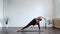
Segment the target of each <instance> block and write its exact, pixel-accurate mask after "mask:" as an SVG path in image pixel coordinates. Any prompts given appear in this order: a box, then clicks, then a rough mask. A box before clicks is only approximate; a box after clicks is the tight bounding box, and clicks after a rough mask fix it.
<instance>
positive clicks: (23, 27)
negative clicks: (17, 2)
mask: <svg viewBox="0 0 60 34" xmlns="http://www.w3.org/2000/svg"><path fill="white" fill-rule="evenodd" d="M31 25H32V24H31V23H29V24H28V25H27V26H25V27H23V28H22V29H21V30H23V29H25V28H27V27H29V26H31Z"/></svg>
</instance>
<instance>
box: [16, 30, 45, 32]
mask: <svg viewBox="0 0 60 34" xmlns="http://www.w3.org/2000/svg"><path fill="white" fill-rule="evenodd" d="M17 32H39V30H23V31H22V30H18V31H17ZM40 32H44V31H43V30H40Z"/></svg>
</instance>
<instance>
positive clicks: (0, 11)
mask: <svg viewBox="0 0 60 34" xmlns="http://www.w3.org/2000/svg"><path fill="white" fill-rule="evenodd" d="M2 18H3V0H0V27H2V23H1V19H2Z"/></svg>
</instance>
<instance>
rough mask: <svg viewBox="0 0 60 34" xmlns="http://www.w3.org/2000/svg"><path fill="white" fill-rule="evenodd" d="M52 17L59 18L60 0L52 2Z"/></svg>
mask: <svg viewBox="0 0 60 34" xmlns="http://www.w3.org/2000/svg"><path fill="white" fill-rule="evenodd" d="M54 17H55V18H60V0H54Z"/></svg>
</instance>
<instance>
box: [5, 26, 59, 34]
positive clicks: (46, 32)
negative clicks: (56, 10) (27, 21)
mask: <svg viewBox="0 0 60 34" xmlns="http://www.w3.org/2000/svg"><path fill="white" fill-rule="evenodd" d="M20 29H21V28H17V27H9V28H6V34H60V29H56V28H41V29H40V30H42V31H43V32H17V30H20ZM25 30H38V28H26V29H25Z"/></svg>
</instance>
